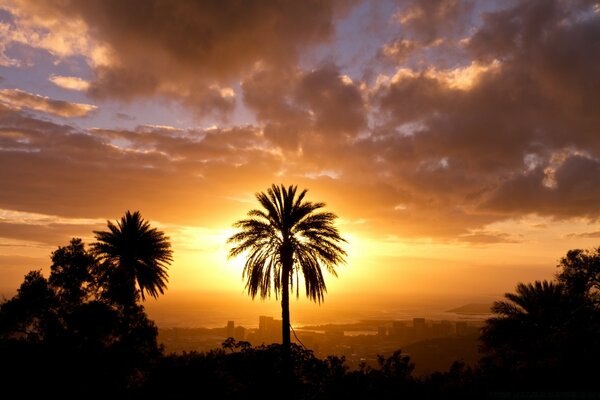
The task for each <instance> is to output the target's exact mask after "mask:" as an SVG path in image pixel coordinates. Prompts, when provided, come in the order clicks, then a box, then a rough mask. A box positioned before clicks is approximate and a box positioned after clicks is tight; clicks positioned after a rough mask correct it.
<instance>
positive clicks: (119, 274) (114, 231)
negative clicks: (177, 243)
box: [92, 211, 173, 306]
mask: <svg viewBox="0 0 600 400" xmlns="http://www.w3.org/2000/svg"><path fill="white" fill-rule="evenodd" d="M107 225H108V231H95V232H94V233H95V235H96V242H94V243H92V250H93V253H94V254H95V255H96V256H97V257H98V261H99V263H100V266H101V268H100V274H99V275H98V280H99V282H100V283H101V284H102V285H104V288H105V289H106V290H105V291H104V294H105V295H106V296H107V297H108V298H110V299H111V300H113V301H116V302H118V303H120V304H122V305H126V306H129V305H133V304H135V302H136V300H137V298H138V295H141V297H142V299H144V298H145V293H147V294H149V295H150V296H152V297H154V298H156V297H158V295H159V294H163V293H164V290H165V288H166V287H167V280H168V274H167V269H168V266H169V264H170V263H171V262H172V261H173V251H172V250H171V244H170V242H169V238H168V237H166V236H165V234H164V233H163V232H161V231H159V230H157V229H156V228H151V227H150V224H149V223H148V222H147V221H145V220H144V219H143V218H142V216H141V214H140V213H139V212H138V211H136V212H134V213H131V212H129V211H127V212H126V213H125V215H124V216H123V217H121V219H120V220H119V221H117V223H116V224H113V223H112V222H110V221H107ZM136 284H137V288H136Z"/></svg>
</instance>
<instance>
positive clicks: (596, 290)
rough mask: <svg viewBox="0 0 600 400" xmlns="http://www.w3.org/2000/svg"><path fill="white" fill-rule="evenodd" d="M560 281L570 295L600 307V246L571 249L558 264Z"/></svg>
mask: <svg viewBox="0 0 600 400" xmlns="http://www.w3.org/2000/svg"><path fill="white" fill-rule="evenodd" d="M558 267H559V268H561V269H562V270H561V271H560V272H559V273H558V275H557V278H558V280H559V282H562V283H563V284H564V285H565V288H566V290H567V291H568V292H569V294H570V296H572V297H574V298H579V299H581V300H582V301H584V302H585V303H587V304H588V305H590V306H592V307H595V308H597V307H600V247H598V248H595V249H591V250H582V249H575V250H569V251H568V252H567V255H566V257H563V258H562V259H561V260H560V264H559V265H558Z"/></svg>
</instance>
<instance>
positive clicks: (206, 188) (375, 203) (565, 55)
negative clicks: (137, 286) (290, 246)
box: [0, 1, 600, 244]
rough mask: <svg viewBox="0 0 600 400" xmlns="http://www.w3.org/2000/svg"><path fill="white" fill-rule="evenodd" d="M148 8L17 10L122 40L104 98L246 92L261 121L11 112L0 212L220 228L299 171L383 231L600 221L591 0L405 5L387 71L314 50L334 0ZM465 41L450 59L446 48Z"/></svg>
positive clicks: (598, 97)
mask: <svg viewBox="0 0 600 400" xmlns="http://www.w3.org/2000/svg"><path fill="white" fill-rule="evenodd" d="M143 4H144V6H142V7H141V8H139V9H137V10H136V9H134V6H137V5H138V4H137V3H135V2H133V3H129V2H128V3H122V2H119V3H116V2H111V1H107V2H94V1H90V2H83V3H82V2H77V3H75V2H74V3H71V2H61V3H53V2H36V3H34V4H33V5H32V4H28V5H22V7H23V8H22V9H23V10H25V9H29V8H28V7H34V8H35V9H36V10H38V11H39V12H40V15H42V14H41V11H42V10H46V9H48V10H49V12H50V14H49V15H54V16H55V17H56V16H59V15H60V16H62V17H64V16H66V17H68V18H74V20H77V19H79V20H81V21H82V24H83V25H82V26H84V27H85V29H86V32H87V33H86V35H88V41H89V43H96V44H97V45H98V46H100V45H102V46H104V47H105V48H108V49H110V52H109V53H107V54H109V55H110V57H107V58H106V59H105V62H104V63H102V64H93V68H94V73H95V75H94V78H93V80H92V81H91V82H90V85H91V86H90V89H89V91H90V93H91V94H93V95H96V96H99V97H107V98H115V97H116V98H123V99H135V98H138V97H140V96H142V97H143V96H154V95H157V94H160V95H164V96H168V97H169V98H173V99H178V100H179V101H181V102H183V103H185V104H186V105H188V106H191V107H195V110H196V112H198V113H200V114H202V113H210V112H217V113H219V112H220V113H227V112H229V111H231V110H232V109H233V107H235V104H240V103H241V102H243V104H244V106H245V107H246V109H245V111H247V112H248V113H249V114H250V115H251V117H252V118H250V120H253V122H251V123H248V124H247V125H235V124H233V123H232V124H230V125H229V126H228V127H227V128H224V127H218V126H217V127H215V128H214V129H183V130H182V129H173V128H170V127H165V126H163V127H161V126H149V125H140V126H139V127H138V128H137V129H131V130H128V129H88V130H83V129H79V128H76V127H74V126H70V125H68V124H65V125H57V124H51V123H49V122H47V121H42V120H40V119H37V118H35V117H33V116H31V115H27V114H26V113H23V112H19V110H16V109H11V108H9V107H6V106H5V107H2V108H1V109H0V151H1V157H0V164H1V165H0V167H2V168H0V175H2V176H0V178H1V179H3V182H5V183H4V187H5V188H6V191H5V192H3V196H2V197H0V203H1V204H0V206H1V207H4V208H8V209H22V210H28V211H38V212H43V213H47V214H51V215H61V216H70V217H76V216H91V217H94V218H95V217H102V218H103V217H106V216H113V217H114V216H118V215H120V214H121V213H122V212H123V211H124V210H126V209H131V208H140V209H141V210H142V212H143V213H145V214H146V213H149V217H150V218H153V219H160V220H161V221H162V220H164V221H166V222H173V223H180V222H181V223H183V222H184V221H185V223H187V224H193V223H194V222H198V221H200V222H201V223H203V224H212V223H217V222H218V223H222V221H223V220H224V219H227V218H228V216H229V215H231V216H232V217H231V219H232V220H234V219H235V217H236V216H239V215H243V214H244V211H245V208H247V204H244V203H240V202H239V201H236V200H235V199H239V198H245V197H247V196H250V197H251V196H252V193H254V192H255V191H257V190H261V189H263V188H266V187H268V186H269V185H270V184H271V183H273V182H276V183H277V182H283V183H290V182H295V183H298V184H299V185H300V186H304V187H309V188H310V190H311V192H310V193H311V195H312V194H314V196H316V197H317V198H319V199H321V198H322V199H323V200H325V201H327V202H328V204H329V205H330V206H331V207H332V209H334V210H335V211H336V212H338V213H339V214H340V215H342V216H343V217H344V219H346V220H359V219H360V220H363V221H365V223H364V224H360V225H356V226H353V229H357V230H360V231H363V232H366V233H368V234H370V235H373V236H377V237H380V238H383V237H388V236H390V235H396V236H397V237H406V238H415V239H419V238H436V239H437V240H442V241H447V242H452V243H456V242H461V241H462V242H469V243H473V244H476V243H492V242H494V243H502V242H503V243H507V242H512V241H514V240H517V239H518V238H517V237H516V236H515V235H511V233H510V232H506V233H504V232H505V230H504V229H501V231H502V232H497V231H496V230H495V229H492V228H490V227H489V225H490V224H493V223H494V222H498V221H503V220H507V219H508V218H513V219H514V220H518V219H519V218H521V217H523V216H525V215H529V214H531V213H538V214H542V215H544V216H547V217H549V218H560V219H567V218H572V217H578V218H588V219H595V218H597V217H598V211H597V209H598V207H597V204H598V200H600V193H598V190H597V189H596V188H598V187H600V185H599V184H600V182H599V181H598V176H600V172H599V169H598V168H599V165H598V164H599V161H598V160H600V141H599V140H598V132H599V130H600V114H598V112H597V110H596V108H597V107H596V106H597V104H600V81H599V80H598V74H597V71H598V70H600V53H598V52H596V51H594V49H595V48H596V47H597V43H598V41H599V40H600V28H598V27H600V20H599V18H600V14H598V13H597V12H594V11H593V8H592V7H591V6H586V5H585V3H583V2H582V3H579V2H563V1H539V2H529V1H526V2H511V3H510V4H507V3H502V4H500V5H498V7H502V8H500V9H496V10H492V11H489V12H486V13H485V14H483V15H481V18H479V16H477V17H478V18H473V20H474V21H476V22H471V17H472V16H473V13H474V12H475V11H476V10H477V8H476V7H478V6H477V5H475V4H471V3H459V2H456V1H442V2H425V1H423V2H421V1H419V2H411V3H405V4H408V5H407V6H405V7H402V8H401V9H400V10H399V13H398V14H397V16H398V18H399V21H400V23H401V25H400V28H401V33H402V34H401V35H400V36H398V37H393V36H394V35H390V37H387V38H386V39H385V40H384V41H385V42H386V43H388V46H389V47H388V53H389V54H388V55H389V57H391V58H392V61H391V62H393V63H395V64H394V67H393V70H391V71H389V70H388V69H389V66H390V64H389V62H390V60H388V61H387V63H386V64H385V66H382V65H383V64H381V65H380V64H378V63H379V62H381V56H382V54H381V53H377V52H376V51H375V52H374V54H373V63H370V64H369V68H377V67H380V68H381V70H380V72H381V73H380V74H379V77H378V78H376V79H369V78H368V76H369V74H366V73H365V74H364V76H362V75H361V73H360V72H364V71H359V73H354V74H353V73H350V72H348V70H349V68H347V67H346V66H344V65H337V64H334V63H323V62H314V63H313V62H308V61H307V59H308V57H307V56H308V55H310V49H312V48H313V47H317V46H319V45H322V44H323V43H326V42H327V41H328V40H330V39H331V38H332V35H333V34H334V28H335V26H334V23H335V22H336V18H337V15H338V14H337V13H338V7H337V6H336V5H334V4H330V3H326V2H317V3H307V2H301V3H297V2H290V3H285V2H281V3H280V2H272V3H268V4H259V5H255V4H253V3H249V4H253V6H252V7H250V5H246V4H242V5H241V6H240V8H239V9H237V8H235V7H233V6H232V5H231V4H230V3H226V2H219V3H216V2H215V3H212V2H203V3H187V2H180V3H175V4H174V5H172V6H168V5H171V4H172V3H167V2H164V3H163V2H159V1H155V2H151V3H143ZM150 4H152V6H150ZM246 7H249V8H248V9H247V8H246ZM586 7H587V8H586ZM419 10H420V11H419ZM134 11H135V12H134ZM18 15H24V14H18ZM292 17H294V18H295V17H297V19H294V18H292ZM19 18H21V17H19ZM22 18H25V17H24V16H23V17H22ZM53 18H54V17H53ZM56 18H57V17H56ZM219 21H220V22H222V21H229V23H227V24H223V23H217V22H219ZM432 21H434V22H436V21H437V24H435V23H432ZM456 21H458V22H456ZM429 25H431V26H429ZM303 26H305V27H306V30H303V29H302V27H303ZM109 27H111V28H110V29H109ZM92 28H93V29H92ZM111 29H112V30H111ZM465 35H470V36H468V37H467V38H466V39H465V40H463V41H461V42H460V46H461V53H460V54H461V56H462V57H464V58H462V59H461V60H460V62H456V63H454V62H449V61H448V54H447V53H446V52H447V51H448V50H449V49H448V48H447V47H444V46H443V44H439V45H438V44H436V40H437V39H439V38H440V37H448V38H450V39H452V40H454V41H455V42H454V44H455V45H456V43H459V42H458V40H459V39H461V38H464V36H465ZM189 38H194V40H189ZM121 39H122V40H121ZM403 40H405V41H407V42H403ZM89 43H88V44H89ZM384 49H385V47H384ZM86 51H87V50H86ZM87 54H91V53H87ZM89 57H91V56H89ZM450 58H451V57H450ZM303 61H304V62H303ZM300 65H301V66H300ZM375 76H377V74H375ZM31 96H33V95H31ZM238 102H239V103H238ZM121 118H128V117H126V116H123V115H122V116H121ZM136 120H141V118H137V119H136ZM140 123H141V124H143V123H144V121H140ZM6 171H11V172H10V173H8V172H6ZM2 172H4V174H2ZM42 177H43V179H42ZM81 182H86V183H88V184H86V185H85V188H82V186H81ZM4 193H6V194H4ZM400 205H401V206H400ZM216 209H218V210H221V212H220V213H215V212H214V210H216ZM217 214H219V215H217ZM516 238H517V239H516Z"/></svg>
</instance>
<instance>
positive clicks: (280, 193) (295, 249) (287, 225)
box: [227, 185, 346, 352]
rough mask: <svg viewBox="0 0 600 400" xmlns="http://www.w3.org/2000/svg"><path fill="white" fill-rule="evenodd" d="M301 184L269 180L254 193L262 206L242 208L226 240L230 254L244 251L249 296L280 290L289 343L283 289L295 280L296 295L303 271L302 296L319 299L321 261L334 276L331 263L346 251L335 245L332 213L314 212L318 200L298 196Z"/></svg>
mask: <svg viewBox="0 0 600 400" xmlns="http://www.w3.org/2000/svg"><path fill="white" fill-rule="evenodd" d="M306 192H307V190H303V191H302V192H301V193H300V194H298V195H297V196H296V194H297V186H289V187H288V188H287V189H286V188H285V186H284V185H281V186H276V185H271V187H270V188H269V189H268V190H267V192H266V193H264V192H261V193H257V194H256V198H257V199H258V201H259V203H260V204H261V205H262V207H263V208H264V210H258V209H254V210H251V211H250V212H248V217H249V218H247V219H243V220H240V221H238V222H236V223H235V224H234V227H235V228H239V231H238V232H237V233H236V234H234V235H233V236H231V237H230V238H229V239H228V240H227V242H228V243H230V244H236V245H235V246H234V247H233V248H231V250H230V251H229V256H230V257H235V256H237V255H240V254H242V253H244V252H247V259H246V263H245V265H244V271H243V275H242V277H243V278H245V279H246V289H247V290H248V294H250V296H252V298H253V299H254V298H255V297H256V295H257V294H260V296H261V297H262V298H265V297H267V296H270V295H271V288H272V289H273V290H274V291H275V296H276V298H277V297H278V295H279V294H281V316H282V342H283V347H284V350H285V351H288V352H289V348H290V304H289V290H290V287H291V288H292V290H293V289H294V280H295V284H296V297H298V296H299V275H300V273H301V274H302V275H303V276H304V286H305V289H306V296H307V297H308V298H310V299H311V300H313V301H315V302H319V303H320V302H321V301H323V299H324V293H325V292H326V291H327V287H326V285H325V280H324V278H323V272H322V267H325V268H326V269H327V271H329V272H330V273H331V274H332V275H334V276H337V274H336V271H335V267H336V265H338V264H340V263H343V262H345V256H346V252H345V251H344V250H343V249H342V248H341V247H340V245H339V244H340V242H345V240H344V239H343V238H342V237H341V236H340V234H339V233H338V230H337V229H336V228H335V226H334V225H333V222H334V220H335V219H336V218H337V216H336V215H335V214H333V213H330V212H315V211H316V210H318V209H320V208H322V207H324V206H325V204H324V203H312V202H310V201H303V200H304V197H305V195H306Z"/></svg>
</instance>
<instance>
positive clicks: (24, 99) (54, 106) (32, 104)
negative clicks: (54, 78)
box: [0, 89, 96, 118]
mask: <svg viewBox="0 0 600 400" xmlns="http://www.w3.org/2000/svg"><path fill="white" fill-rule="evenodd" d="M0 101H2V102H4V103H5V104H7V105H9V106H11V107H15V108H17V109H21V108H28V109H31V110H35V111H40V112H44V113H47V114H52V115H56V116H58V117H63V118H82V117H85V116H87V115H88V114H89V113H90V112H92V111H94V110H95V109H96V106H94V105H91V104H81V103H71V102H68V101H63V100H53V99H50V98H48V97H46V96H40V95H37V94H33V93H28V92H25V91H23V90H20V89H0Z"/></svg>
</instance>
